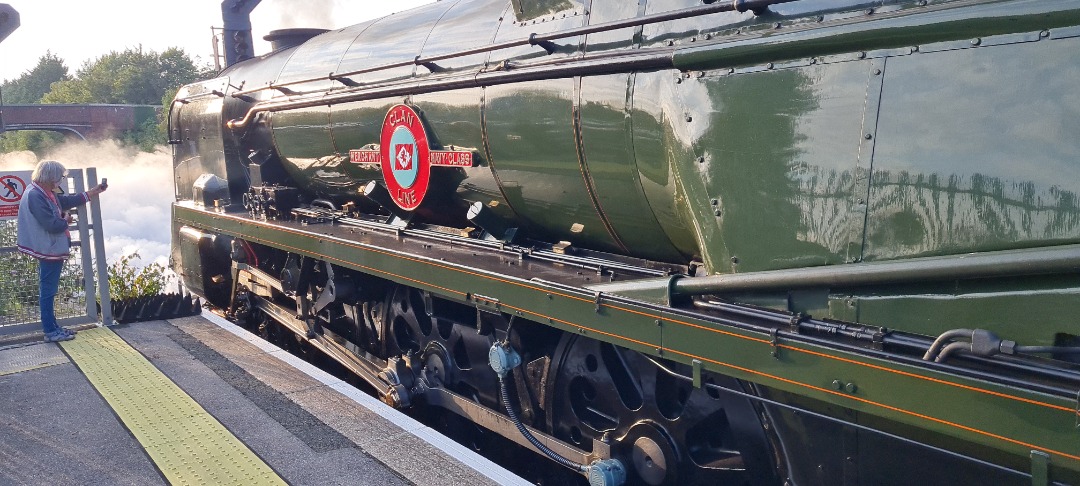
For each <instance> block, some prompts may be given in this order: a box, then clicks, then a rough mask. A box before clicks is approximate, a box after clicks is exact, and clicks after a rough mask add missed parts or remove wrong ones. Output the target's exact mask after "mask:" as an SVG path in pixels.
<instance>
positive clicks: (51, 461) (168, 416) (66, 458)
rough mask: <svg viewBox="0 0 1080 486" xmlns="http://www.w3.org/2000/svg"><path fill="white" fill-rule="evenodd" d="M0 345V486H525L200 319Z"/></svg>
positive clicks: (221, 323)
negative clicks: (56, 340)
mask: <svg viewBox="0 0 1080 486" xmlns="http://www.w3.org/2000/svg"><path fill="white" fill-rule="evenodd" d="M23 341H24V342H11V341H10V340H9V341H7V342H0V438H2V440H0V484H5V485H6V484H15V485H17V484H34V485H37V484H117V485H120V484H131V485H149V484H237V485H241V484H242V485H250V484H296V485H300V484H320V485H325V484H350V485H358V484H359V485H365V484H370V485H405V484H415V485H435V484H438V485H444V484H461V485H465V484H468V485H480V484H507V485H517V484H520V485H526V484H530V483H528V482H527V481H525V480H523V479H521V478H520V477H518V476H515V475H513V474H512V473H510V472H508V471H507V470H505V469H503V468H501V467H499V466H497V465H495V464H494V463H492V462H490V461H488V460H487V459H484V458H482V457H480V456H478V455H477V454H475V453H474V452H473V451H471V450H470V449H468V448H466V447H463V446H461V445H459V444H457V443H455V442H452V441H450V440H449V439H447V438H445V437H444V436H442V435H440V434H439V433H437V432H435V431H434V430H432V429H430V428H428V427H426V426H424V425H422V424H420V423H419V422H416V421H415V420H413V419H411V418H409V417H407V416H405V415H403V414H401V413H400V412H398V411H396V410H394V409H392V408H390V407H389V406H387V405H385V404H383V403H382V402H380V401H378V400H376V399H375V398H373V397H371V396H369V395H366V394H364V393H363V392H361V391H359V390H357V389H356V388H354V387H353V386H352V385H349V384H348V383H345V382H343V381H342V380H339V379H337V378H334V377H333V376H331V375H329V374H327V373H325V372H323V371H322V370H319V369H317V368H315V367H314V366H312V365H310V364H308V363H306V362H304V361H303V360H300V359H299V358H296V357H295V356H292V355H291V354H288V353H287V352H285V351H282V350H280V349H278V348H277V347H274V346H273V345H271V344H269V343H267V342H265V341H263V340H261V339H259V338H258V337H257V336H254V335H252V334H250V333H248V332H247V331H245V330H243V329H240V328H238V327H236V326H234V325H232V324H231V323H229V322H228V321H225V320H224V319H221V318H219V317H217V316H214V315H208V314H207V313H206V312H204V314H203V315H202V316H198V317H189V318H183V319H175V320H167V321H165V320H163V321H151V322H142V323H135V324H128V325H117V326H111V327H93V328H89V329H83V330H80V331H79V333H78V336H76V338H75V339H74V340H72V341H66V342H63V343H59V344H53V343H43V342H41V335H40V333H38V334H37V336H36V337H34V338H33V341H32V342H26V341H27V338H23Z"/></svg>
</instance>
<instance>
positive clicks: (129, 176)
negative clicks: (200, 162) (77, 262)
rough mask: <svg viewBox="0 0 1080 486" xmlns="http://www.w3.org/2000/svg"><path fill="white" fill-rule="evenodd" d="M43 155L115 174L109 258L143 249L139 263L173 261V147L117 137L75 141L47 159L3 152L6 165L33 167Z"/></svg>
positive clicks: (108, 203) (105, 200) (108, 212)
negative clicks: (150, 148)
mask: <svg viewBox="0 0 1080 486" xmlns="http://www.w3.org/2000/svg"><path fill="white" fill-rule="evenodd" d="M40 160H57V161H59V162H60V163H62V164H64V166H65V167H67V168H69V169H75V168H86V167H96V168H97V173H98V178H99V179H100V178H103V177H104V178H108V179H109V189H108V190H107V191H106V192H105V193H103V194H102V195H101V218H102V223H103V224H102V227H103V230H104V235H105V260H106V261H107V262H109V263H110V264H112V263H113V262H115V261H117V260H118V259H119V258H120V257H121V256H124V255H130V254H132V253H135V252H138V253H139V255H140V257H141V261H136V262H133V263H135V264H136V266H142V265H147V264H150V263H158V264H161V265H164V266H168V255H169V244H170V222H169V218H170V217H171V212H170V209H169V205H170V204H171V203H172V201H173V199H174V189H173V180H172V156H171V155H170V153H169V149H168V148H167V147H165V146H159V147H157V149H155V150H154V152H152V153H147V152H142V151H139V150H138V149H135V148H131V147H124V146H121V145H119V144H118V143H116V142H115V141H111V140H106V141H101V142H81V141H80V142H71V143H67V144H64V145H62V146H60V147H58V148H56V149H54V150H52V151H50V152H49V153H47V154H45V156H44V157H42V158H41V159H39V158H38V157H37V156H36V155H34V153H33V152H11V153H3V154H0V170H33V169H34V166H35V165H37V163H38V162H39V161H40Z"/></svg>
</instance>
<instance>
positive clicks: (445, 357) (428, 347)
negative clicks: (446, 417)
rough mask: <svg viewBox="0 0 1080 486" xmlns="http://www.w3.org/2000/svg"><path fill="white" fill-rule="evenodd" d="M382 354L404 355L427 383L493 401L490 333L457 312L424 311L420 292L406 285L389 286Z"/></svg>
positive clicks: (418, 375) (495, 389) (477, 398)
mask: <svg viewBox="0 0 1080 486" xmlns="http://www.w3.org/2000/svg"><path fill="white" fill-rule="evenodd" d="M385 307H386V317H385V318H384V322H385V323H386V326H387V331H386V332H385V334H384V335H385V336H387V337H388V339H387V343H386V346H387V349H386V352H387V356H407V357H408V358H409V360H410V361H411V364H412V367H413V369H414V371H415V372H416V373H417V377H418V378H420V379H422V380H424V381H425V383H426V384H427V386H428V387H431V388H437V387H445V388H447V389H449V390H452V391H454V392H456V393H458V394H461V395H463V396H466V397H469V398H473V399H474V400H479V401H481V402H483V403H485V404H488V405H489V406H490V405H495V404H497V403H498V402H497V395H496V393H497V390H498V388H497V386H498V383H497V378H496V375H495V373H494V372H492V371H491V368H489V367H488V365H487V362H488V361H487V352H488V349H489V348H490V347H491V344H492V343H493V342H494V334H493V333H492V332H484V333H480V332H477V326H476V325H475V323H474V321H475V315H472V316H469V317H472V319H473V321H469V320H468V319H467V318H466V316H464V315H459V316H454V315H439V314H434V315H428V310H427V309H426V308H425V303H424V299H423V295H422V294H421V293H420V291H418V290H416V289H413V288H409V287H397V288H395V289H394V290H393V291H391V293H390V295H389V298H388V300H387V304H386V306H385Z"/></svg>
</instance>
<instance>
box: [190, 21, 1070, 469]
mask: <svg viewBox="0 0 1080 486" xmlns="http://www.w3.org/2000/svg"><path fill="white" fill-rule="evenodd" d="M316 33H318V32H312V31H307V32H299V33H298V32H292V33H284V34H281V35H282V36H283V37H288V36H287V35H285V34H291V35H292V36H293V37H295V36H296V35H300V36H306V37H309V38H307V39H306V40H301V41H298V42H299V43H297V44H295V45H292V46H281V47H280V48H279V49H276V50H275V51H274V52H272V53H270V54H267V55H265V56H262V57H259V58H254V59H250V60H247V61H244V62H240V63H238V64H235V65H233V66H231V67H229V68H227V69H226V70H224V71H223V72H222V73H221V74H220V76H219V77H218V78H216V79H211V80H208V81H205V82H200V83H196V84H192V85H189V86H186V87H184V88H182V89H181V90H180V92H179V93H178V95H177V97H176V100H175V102H174V103H173V105H172V109H171V112H170V132H169V133H170V139H171V143H173V144H174V145H173V146H174V165H175V183H176V195H177V202H176V203H175V205H174V206H173V256H172V262H173V265H174V267H175V269H176V270H177V271H178V272H179V273H180V274H181V275H182V278H183V282H184V283H185V285H186V286H188V287H189V288H190V289H193V290H194V291H196V292H197V293H199V294H202V295H204V296H205V297H206V298H207V299H208V300H209V301H210V302H212V303H213V304H215V305H217V306H219V307H221V308H223V309H227V311H228V313H229V315H230V316H232V317H233V318H234V319H236V320H237V321H238V322H241V323H243V324H245V325H247V326H251V327H252V328H253V329H259V330H261V331H262V332H264V333H266V334H275V333H285V332H288V333H295V335H296V337H295V339H294V341H295V342H300V343H302V344H303V345H304V346H309V347H313V348H317V349H319V350H321V351H322V352H324V353H326V354H328V355H329V356H331V357H333V359H335V360H337V361H339V362H341V363H342V364H344V365H345V366H346V367H348V368H349V369H350V370H351V371H352V372H354V373H355V374H356V375H357V376H359V377H360V378H361V379H362V380H363V381H366V382H368V383H370V384H371V385H373V386H374V387H375V388H376V389H377V390H378V391H379V393H380V394H381V396H382V398H383V400H385V401H386V402H387V403H390V404H392V405H394V406H396V407H402V408H404V407H419V406H424V407H428V409H437V410H442V411H445V413H447V414H450V415H449V416H460V417H463V418H465V419H466V420H468V421H471V422H474V423H476V424H478V425H480V426H482V428H483V429H484V430H485V431H486V432H485V433H487V434H495V435H496V436H502V437H505V438H506V439H508V440H510V441H514V442H516V443H519V444H521V445H522V446H524V447H525V448H528V449H532V450H533V451H535V452H536V453H537V454H538V455H542V456H543V457H548V458H551V460H552V461H555V462H556V463H558V464H560V465H562V466H565V467H566V468H568V469H569V470H572V471H577V472H580V473H581V474H582V475H583V476H587V477H589V478H590V480H591V481H592V482H593V484H622V483H626V484H638V485H670V484H830V485H831V484H957V483H968V484H1052V483H1080V428H1078V424H1080V415H1078V403H1077V401H1078V399H1080V396H1078V391H1080V367H1078V360H1080V354H1078V353H1077V351H1078V349H1080V337H1078V336H1080V325H1078V323H1077V316H1078V315H1080V286H1078V281H1077V272H1078V270H1080V90H1078V88H1077V86H1078V85H1077V81H1076V80H1077V79H1080V1H1076V0H996V1H991V0H936V1H935V0H930V1H927V0H918V1H911V0H903V1H892V0H886V1H881V0H875V1H858V0H794V1H793V0H788V1H779V0H736V1H734V2H732V1H729V0H717V1H715V2H710V1H705V2H703V3H702V2H701V1H699V0H638V1H637V2H627V1H617V0H532V1H527V0H510V1H508V0H460V1H458V0H444V1H441V2H437V3H432V4H430V5H427V6H423V7H420V8H416V9H414V10H410V11H408V12H404V13H400V14H395V15H391V16H387V17H384V18H380V19H377V20H374V21H370V22H367V23H364V24H360V25H356V26H353V27H348V28H344V29H340V30H333V31H326V32H322V33H318V35H314V34H316Z"/></svg>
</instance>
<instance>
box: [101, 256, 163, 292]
mask: <svg viewBox="0 0 1080 486" xmlns="http://www.w3.org/2000/svg"><path fill="white" fill-rule="evenodd" d="M139 259H140V256H139V252H135V253H132V254H130V255H124V256H122V257H120V260H118V261H115V262H113V264H112V265H109V296H110V297H112V299H114V300H126V299H134V298H137V297H149V296H151V295H158V294H161V293H163V292H164V291H165V288H166V287H167V286H168V285H169V282H170V281H171V280H172V277H171V276H170V275H169V274H168V273H167V270H166V268H165V266H164V265H161V264H158V263H151V264H150V265H147V266H145V267H142V268H136V267H135V265H134V264H133V262H134V261H137V260H139Z"/></svg>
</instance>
